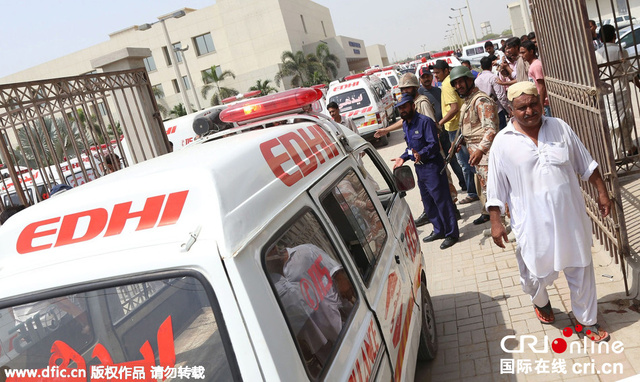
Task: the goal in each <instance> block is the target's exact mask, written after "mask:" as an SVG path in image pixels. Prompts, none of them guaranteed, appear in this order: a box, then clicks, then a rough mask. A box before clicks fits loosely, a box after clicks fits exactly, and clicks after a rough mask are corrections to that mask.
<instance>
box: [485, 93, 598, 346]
mask: <svg viewBox="0 0 640 382" xmlns="http://www.w3.org/2000/svg"><path fill="white" fill-rule="evenodd" d="M507 98H508V99H509V101H510V102H511V104H512V107H513V116H514V117H513V118H512V119H511V121H510V122H509V123H508V124H507V127H505V128H504V129H503V130H502V131H500V133H498V135H497V136H496V137H495V139H494V141H493V145H492V146H491V153H490V154H489V176H488V179H487V182H488V183H487V199H488V200H487V204H486V207H487V209H488V210H489V214H490V216H491V236H492V237H493V241H494V243H495V244H496V245H497V246H499V247H501V248H504V243H503V240H504V241H505V242H506V241H507V232H506V230H505V227H504V226H503V225H502V223H501V222H500V215H501V214H503V213H504V212H505V205H506V204H508V205H509V210H510V214H511V226H512V229H513V232H514V233H515V235H516V242H517V246H516V260H517V262H518V268H519V269H520V282H521V284H522V289H523V290H524V291H525V292H526V293H528V294H530V295H531V301H532V302H533V304H534V310H535V312H536V315H537V317H538V319H539V320H540V322H542V323H543V324H550V323H553V322H554V320H555V318H554V314H553V309H552V308H551V303H550V301H549V295H548V294H547V291H546V287H547V286H549V285H551V284H552V283H553V281H554V280H555V279H557V278H558V272H560V271H563V272H564V274H565V276H566V278H567V282H568V284H569V290H570V291H571V307H572V309H573V314H574V316H575V317H576V320H577V321H578V324H577V325H576V331H577V332H582V333H583V334H585V335H587V336H588V337H589V338H591V339H592V340H593V341H595V342H600V341H608V340H609V338H610V336H609V334H608V333H607V332H606V331H605V330H604V329H602V328H600V327H599V326H598V324H597V313H598V300H597V294H596V286H595V276H594V271H593V262H592V259H591V241H592V234H591V223H590V221H589V218H588V217H587V212H586V208H585V204H584V199H583V197H582V192H581V191H580V187H579V185H578V179H577V178H576V174H578V175H580V177H581V178H582V179H583V180H588V181H589V183H591V184H592V185H593V186H594V187H595V188H596V189H597V190H598V200H597V202H598V207H599V208H600V212H601V213H602V216H607V215H608V214H609V211H610V209H611V200H610V199H609V195H608V193H607V189H606V186H605V184H604V182H603V181H602V177H601V176H600V172H599V171H598V164H597V163H596V162H595V161H594V160H593V158H592V157H591V155H590V154H589V152H588V151H587V149H586V148H585V147H584V145H583V144H582V142H581V141H580V139H578V137H577V136H576V134H575V133H574V132H573V130H572V129H571V127H569V125H567V124H566V123H565V122H564V121H562V120H560V119H558V118H551V117H545V116H543V111H542V103H541V102H540V97H539V96H538V91H537V89H536V86H535V85H534V84H533V83H531V82H529V81H526V82H518V83H516V84H514V85H511V87H510V88H509V91H508V93H507Z"/></svg>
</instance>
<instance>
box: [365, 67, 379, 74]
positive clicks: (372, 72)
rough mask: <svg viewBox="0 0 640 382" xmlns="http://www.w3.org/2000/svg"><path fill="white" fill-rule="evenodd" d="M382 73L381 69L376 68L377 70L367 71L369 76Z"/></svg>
mask: <svg viewBox="0 0 640 382" xmlns="http://www.w3.org/2000/svg"><path fill="white" fill-rule="evenodd" d="M381 71H382V69H380V68H375V69H371V70H368V71H367V74H374V73H379V72H381Z"/></svg>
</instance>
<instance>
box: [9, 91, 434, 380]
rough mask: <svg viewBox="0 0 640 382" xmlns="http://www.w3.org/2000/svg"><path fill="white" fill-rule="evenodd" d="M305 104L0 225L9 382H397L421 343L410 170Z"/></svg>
mask: <svg viewBox="0 0 640 382" xmlns="http://www.w3.org/2000/svg"><path fill="white" fill-rule="evenodd" d="M318 97H319V94H318V92H317V91H316V90H314V89H294V90H291V91H286V92H282V93H279V94H276V95H271V96H266V97H261V98H257V99H255V100H251V101H247V102H241V103H238V104H237V105H235V106H234V107H230V108H228V109H226V110H225V111H224V112H223V113H222V114H221V120H222V121H225V122H227V123H237V124H238V125H239V126H238V127H236V128H234V129H230V130H225V131H222V132H220V133H217V134H214V135H212V136H209V137H205V138H204V139H202V140H198V141H197V142H195V143H194V144H192V145H190V146H189V147H188V148H185V149H184V150H180V151H177V152H174V153H172V154H168V155H163V156H160V157H158V158H154V159H151V160H148V161H145V162H142V163H139V164H136V165H134V166H130V167H128V168H125V169H123V170H121V171H118V172H116V173H113V174H111V175H110V176H108V177H102V178H100V179H97V180H95V181H92V182H90V183H87V184H85V185H84V186H83V187H79V188H74V189H72V190H69V191H67V192H65V193H63V194H61V195H60V196H58V197H56V198H52V199H49V200H47V201H45V202H43V203H39V204H37V205H35V206H33V207H30V208H28V209H26V210H24V211H22V212H21V213H19V214H17V215H15V216H13V217H12V218H11V219H9V220H8V221H7V222H6V224H5V225H3V226H1V227H0V261H1V262H2V264H3V266H2V267H0V317H1V318H2V320H1V321H0V346H1V347H0V372H4V373H5V375H7V376H8V378H7V380H8V381H18V380H20V379H19V378H18V377H16V376H19V374H18V373H26V371H27V370H29V371H33V372H34V373H38V375H40V376H43V375H44V374H47V375H52V373H53V374H56V376H57V377H60V376H61V375H65V376H76V377H78V378H79V379H77V380H90V381H111V380H116V379H118V380H126V381H134V380H147V381H152V380H170V381H173V380H182V379H185V378H187V376H191V377H193V378H194V379H195V378H196V377H197V378H198V379H205V380H208V381H225V380H246V381H255V380H267V381H272V380H284V381H305V380H307V381H310V380H313V381H316V380H326V381H349V380H353V381H360V380H362V381H365V380H387V381H388V380H391V379H394V380H396V381H401V380H407V381H411V380H413V378H414V372H415V367H416V362H417V361H418V359H431V358H433V357H434V356H435V354H436V351H437V340H436V332H435V321H434V312H433V306H432V304H431V299H430V297H429V294H428V290H427V280H426V275H425V269H424V260H423V256H422V252H421V250H420V244H419V240H418V234H417V231H416V228H415V225H414V223H413V217H412V216H411V213H410V210H409V207H408V205H407V204H406V202H405V200H404V196H405V192H406V191H407V190H409V189H410V188H412V187H413V176H412V174H411V170H410V169H409V168H408V167H401V168H400V169H397V170H396V171H395V172H394V173H393V174H392V173H391V172H390V170H389V169H388V167H387V166H386V165H385V164H384V162H383V160H382V158H380V156H379V155H378V154H377V152H376V150H375V149H374V148H373V147H372V146H371V144H370V143H367V142H366V141H364V140H363V139H362V138H361V137H359V136H358V135H356V134H354V133H353V132H351V131H350V130H347V129H346V128H344V127H342V126H340V125H338V124H336V123H335V122H333V121H332V120H330V119H327V118H325V117H324V116H322V115H321V114H319V113H314V112H309V113H301V112H302V107H303V106H305V105H308V104H310V103H312V102H314V101H316V100H317V99H318ZM248 175H250V176H248ZM167 179H181V181H180V182H170V181H167ZM123 187H126V192H123ZM7 373H9V374H7ZM83 373H84V374H83Z"/></svg>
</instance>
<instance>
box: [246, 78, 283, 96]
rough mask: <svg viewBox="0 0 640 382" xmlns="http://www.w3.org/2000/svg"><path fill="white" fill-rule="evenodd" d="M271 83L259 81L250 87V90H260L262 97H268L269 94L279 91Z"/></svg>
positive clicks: (269, 81)
mask: <svg viewBox="0 0 640 382" xmlns="http://www.w3.org/2000/svg"><path fill="white" fill-rule="evenodd" d="M269 83H271V80H264V81H262V80H257V81H256V84H255V85H254V86H252V87H250V88H249V90H260V95H261V96H266V95H267V94H270V93H277V92H278V89H276V88H274V87H273V86H271V85H269Z"/></svg>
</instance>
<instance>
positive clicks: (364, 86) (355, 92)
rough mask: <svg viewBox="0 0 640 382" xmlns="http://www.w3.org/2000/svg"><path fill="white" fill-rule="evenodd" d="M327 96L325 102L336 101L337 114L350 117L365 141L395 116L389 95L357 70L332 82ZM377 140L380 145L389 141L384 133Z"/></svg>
mask: <svg viewBox="0 0 640 382" xmlns="http://www.w3.org/2000/svg"><path fill="white" fill-rule="evenodd" d="M327 98H328V100H329V103H331V102H335V103H337V104H338V107H339V108H340V114H341V115H342V116H343V117H348V118H351V119H352V120H353V122H354V123H355V124H356V127H358V133H359V134H360V135H361V136H362V137H363V138H365V139H367V140H373V139H374V138H373V134H374V133H375V132H376V130H378V129H380V128H382V127H387V126H388V125H390V122H391V120H392V119H393V118H394V115H395V110H394V109H393V106H394V101H393V96H392V95H391V92H389V91H387V89H386V88H385V87H384V85H383V84H382V81H381V80H380V79H379V78H378V77H376V76H367V75H366V74H364V73H360V74H354V75H351V76H346V77H344V78H343V79H341V80H339V81H333V82H331V84H330V85H329V91H328V93H327ZM380 141H381V143H382V144H383V145H387V144H388V143H389V141H388V138H387V136H384V137H382V138H381V139H380Z"/></svg>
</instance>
